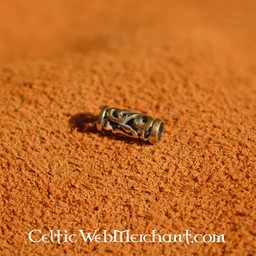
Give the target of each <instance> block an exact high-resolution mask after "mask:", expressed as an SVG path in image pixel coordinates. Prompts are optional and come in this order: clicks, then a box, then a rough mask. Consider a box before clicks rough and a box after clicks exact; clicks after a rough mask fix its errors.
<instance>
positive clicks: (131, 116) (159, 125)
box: [96, 107, 164, 144]
mask: <svg viewBox="0 0 256 256" xmlns="http://www.w3.org/2000/svg"><path fill="white" fill-rule="evenodd" d="M96 128H97V130H99V131H102V130H104V131H110V132H112V133H113V134H119V135H123V136H126V137H130V138H136V139H140V140H143V141H149V142H150V143H152V144H154V143H157V142H159V141H160V140H161V138H162V135H163V132H164V124H163V122H162V121H161V120H160V119H159V118H156V119H153V118H152V117H150V116H147V115H143V114H139V113H136V112H133V111H131V110H121V109H118V108H109V107H103V108H102V110H101V112H100V115H99V118H98V120H97V123H96Z"/></svg>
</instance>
